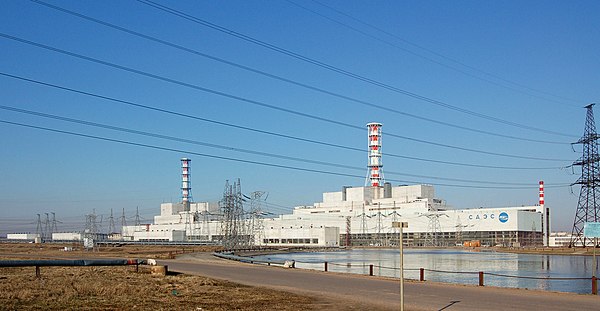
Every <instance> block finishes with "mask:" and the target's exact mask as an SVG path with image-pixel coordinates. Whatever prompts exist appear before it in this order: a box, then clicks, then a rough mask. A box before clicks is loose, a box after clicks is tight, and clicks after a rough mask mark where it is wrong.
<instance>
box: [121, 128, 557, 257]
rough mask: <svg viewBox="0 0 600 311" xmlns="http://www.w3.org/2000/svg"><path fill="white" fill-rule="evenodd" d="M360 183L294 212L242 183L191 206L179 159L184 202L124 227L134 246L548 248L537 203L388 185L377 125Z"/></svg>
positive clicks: (187, 167) (187, 177) (185, 165)
mask: <svg viewBox="0 0 600 311" xmlns="http://www.w3.org/2000/svg"><path fill="white" fill-rule="evenodd" d="M367 132H368V148H369V149H368V164H367V168H368V172H367V177H366V182H365V186H360V187H350V186H343V187H340V190H339V191H334V192H325V193H323V200H322V202H317V203H314V204H313V205H310V206H297V207H295V208H294V209H293V211H292V213H291V214H287V215H279V216H278V217H270V218H269V217H265V213H264V210H263V207H264V203H265V201H264V198H263V197H264V194H265V193H264V192H261V191H256V192H252V193H250V194H249V195H244V194H242V192H241V185H240V182H239V180H238V181H235V182H234V183H233V184H230V183H229V182H227V183H226V185H225V191H224V194H223V199H222V200H221V201H219V202H193V200H192V195H191V190H192V188H191V159H188V158H183V159H181V169H182V187H181V190H182V200H181V202H178V203H163V204H161V206H160V215H157V216H154V223H153V224H144V225H133V226H123V228H122V234H121V238H122V239H123V240H132V241H155V242H172V241H189V242H192V241H198V242H200V241H204V242H214V243H221V244H223V245H225V246H226V247H232V248H234V247H247V246H254V245H260V246H277V247H292V246H303V247H311V246H318V247H336V246H396V245H398V241H399V231H398V230H399V229H398V228H394V227H393V226H392V223H393V222H397V221H402V222H407V223H408V228H405V229H404V230H403V232H404V237H403V240H404V243H405V245H407V246H456V245H465V246H515V247H518V246H548V241H549V237H550V211H549V209H548V208H547V207H545V205H544V183H543V182H542V181H540V183H539V187H540V188H539V204H537V205H531V206H514V207H510V206H509V207H502V208H476V209H453V208H450V207H448V206H447V205H446V202H445V201H444V200H442V199H439V198H436V196H435V189H434V187H433V186H432V185H425V184H421V185H396V186H395V185H392V184H391V183H389V182H385V179H384V175H383V164H382V142H381V138H382V124H380V123H369V124H367Z"/></svg>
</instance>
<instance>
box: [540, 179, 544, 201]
mask: <svg viewBox="0 0 600 311" xmlns="http://www.w3.org/2000/svg"><path fill="white" fill-rule="evenodd" d="M540 206H541V207H544V181H542V180H540Z"/></svg>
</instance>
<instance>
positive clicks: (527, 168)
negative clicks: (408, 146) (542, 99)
mask: <svg viewBox="0 0 600 311" xmlns="http://www.w3.org/2000/svg"><path fill="white" fill-rule="evenodd" d="M0 75H2V76H5V77H9V78H13V79H17V80H21V81H27V82H30V83H34V84H38V85H43V86H47V87H52V88H57V89H60V90H63V91H68V92H73V93H77V94H81V95H86V96H91V97H95V98H100V99H103V100H107V101H112V102H116V103H119V104H124V105H129V106H133V107H137V108H142V109H147V110H151V111H156V112H160V113H165V114H170V115H174V116H178V117H184V118H190V119H193V120H198V121H203V122H207V123H212V124H217V125H221V126H226V127H231V128H235V129H241V130H245V131H251V132H255V133H260V134H264V135H270V136H275V137H281V138H285V139H291V140H296V141H301V142H306V143H312V144H318V145H322V146H328V147H333V148H339V149H345V150H352V151H358V152H363V153H366V152H367V151H366V150H364V149H362V148H355V147H349V146H343V145H339V144H333V143H327V142H322V141H317V140H312V139H307V138H302V137H297V136H292V135H286V134H281V133H276V132H270V131H265V130H260V129H256V128H251V127H246V126H240V125H235V124H231V123H226V122H221V121H217V120H211V119H207V118H202V117H199V116H194V115H190V114H187V113H180V112H176V111H173V110H167V109H162V108H157V107H153V106H148V105H143V104H139V103H135V102H132V101H126V100H122V99H117V98H114V97H109V96H104V95H99V94H94V93H90V92H85V91H81V90H76V89H73V88H68V87H64V86H60V85H56V84H51V83H47V82H43V81H39V80H33V79H29V78H25V77H21V76H16V75H12V74H8V73H4V72H0ZM386 156H387V157H395V158H401V159H407V160H414V161H421V162H430V163H438V164H444V165H456V166H464V167H475V168H486V169H503V170H554V169H560V168H562V167H510V166H494V165H482V164H472V163H459V162H452V161H441V160H434V159H427V158H421V157H410V156H405V155H397V154H387V153H386Z"/></svg>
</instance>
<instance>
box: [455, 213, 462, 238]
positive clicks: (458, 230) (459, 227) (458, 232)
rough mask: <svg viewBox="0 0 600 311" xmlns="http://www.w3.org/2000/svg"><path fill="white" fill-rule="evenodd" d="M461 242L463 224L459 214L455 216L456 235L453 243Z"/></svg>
mask: <svg viewBox="0 0 600 311" xmlns="http://www.w3.org/2000/svg"><path fill="white" fill-rule="evenodd" d="M458 243H460V244H462V243H463V225H462V222H461V221H460V216H456V235H455V244H456V245H458Z"/></svg>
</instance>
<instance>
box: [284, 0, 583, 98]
mask: <svg viewBox="0 0 600 311" xmlns="http://www.w3.org/2000/svg"><path fill="white" fill-rule="evenodd" d="M287 1H288V2H289V3H291V4H293V5H295V6H297V7H299V8H302V9H304V10H306V11H308V12H311V13H313V14H315V15H318V16H320V17H322V18H324V19H327V20H329V21H331V22H333V23H336V24H338V25H341V26H343V27H346V28H348V29H350V30H352V31H354V32H358V33H360V34H362V35H364V36H367V37H369V38H372V39H374V40H377V41H379V42H382V43H384V44H387V45H389V46H392V47H394V48H397V49H400V50H402V51H404V52H406V53H409V54H411V55H414V56H416V57H419V58H422V59H425V60H427V61H429V62H432V63H435V64H437V65H440V66H443V67H446V68H448V69H451V70H454V71H456V72H459V73H462V74H464V75H466V76H470V77H472V78H475V79H478V80H481V81H484V82H487V83H490V84H493V85H497V86H500V87H502V88H506V89H509V90H513V91H515V92H518V93H521V94H525V95H528V96H533V97H536V98H539V99H543V100H546V101H551V102H554V103H557V104H561V105H565V106H568V107H570V108H574V107H575V106H573V105H571V104H566V103H565V102H563V101H569V102H572V103H577V104H578V103H580V101H577V100H575V99H570V98H565V97H563V96H559V95H555V94H552V93H549V92H545V91H541V90H537V89H534V88H531V87H529V86H526V85H523V84H521V83H517V82H514V81H511V80H508V79H505V78H502V77H500V76H498V75H495V74H492V73H489V72H486V71H483V70H481V69H479V68H476V67H474V66H471V65H468V64H465V63H464V62H461V61H458V60H456V59H454V58H451V57H448V56H446V55H443V54H441V53H439V52H436V51H433V50H431V49H428V48H425V47H423V46H421V45H418V44H416V43H414V42H411V41H408V40H406V39H404V38H401V37H400V36H398V35H396V34H394V33H392V32H390V31H386V30H385V29H382V28H380V27H378V26H375V25H373V24H370V23H367V22H365V21H364V20H361V19H358V18H356V17H354V16H352V15H350V14H348V13H345V12H342V11H341V10H338V9H336V8H334V7H332V6H330V5H328V4H325V3H323V2H320V1H317V0H313V2H315V3H317V4H319V5H321V6H323V7H326V8H328V9H330V10H332V11H334V12H336V13H338V14H340V15H343V16H345V17H347V18H349V19H352V20H354V21H356V22H358V23H360V24H362V25H365V26H367V27H369V28H371V29H375V30H376V31H378V32H381V33H383V34H386V35H388V36H390V37H394V38H395V39H397V40H399V41H401V42H403V43H405V44H408V45H410V46H413V47H416V48H418V49H420V50H423V51H426V52H428V53H431V54H433V55H435V56H437V57H440V58H443V59H445V60H448V61H450V62H452V63H455V64H458V65H460V66H463V67H465V68H468V69H470V70H472V71H476V72H479V73H481V74H483V75H485V76H488V77H492V78H494V79H497V80H500V81H503V82H505V83H508V84H510V85H512V86H509V85H505V84H501V83H498V82H496V81H493V80H490V79H486V78H483V77H480V76H478V75H475V74H473V73H471V72H468V71H465V70H462V69H460V68H457V67H455V66H451V65H448V64H446V63H443V62H441V61H438V60H435V59H433V58H431V57H428V56H426V55H423V54H420V53H417V52H414V51H413V50H410V49H407V48H404V47H402V46H400V45H398V44H395V43H393V42H390V41H388V40H385V39H382V38H379V37H377V36H374V35H372V34H370V33H368V32H365V31H363V30H361V29H359V28H357V27H354V26H352V25H349V24H347V23H344V22H342V21H339V20H336V19H334V18H332V17H330V16H327V15H325V14H322V13H320V12H318V11H316V10H313V9H311V8H308V7H306V6H304V5H302V4H300V3H298V2H296V1H292V0H287ZM514 86H517V87H520V88H522V89H527V90H529V91H533V92H535V93H538V94H545V95H548V96H552V97H555V98H560V99H561V100H563V101H558V100H555V99H552V98H547V97H544V96H540V95H537V94H535V93H532V92H527V91H524V90H522V89H519V88H516V87H514ZM577 108H579V106H577Z"/></svg>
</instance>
